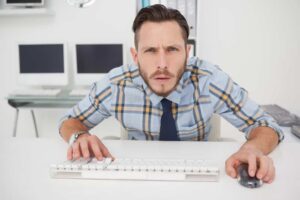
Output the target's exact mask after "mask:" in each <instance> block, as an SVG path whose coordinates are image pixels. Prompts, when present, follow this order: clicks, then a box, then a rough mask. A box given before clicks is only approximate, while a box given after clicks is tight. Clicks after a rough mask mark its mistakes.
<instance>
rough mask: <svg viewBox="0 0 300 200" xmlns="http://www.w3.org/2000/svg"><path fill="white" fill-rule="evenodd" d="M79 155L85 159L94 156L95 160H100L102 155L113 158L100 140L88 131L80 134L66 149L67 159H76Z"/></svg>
mask: <svg viewBox="0 0 300 200" xmlns="http://www.w3.org/2000/svg"><path fill="white" fill-rule="evenodd" d="M81 157H83V158H85V159H88V158H91V157H95V158H96V159H97V160H102V159H103V158H104V157H110V158H112V159H114V157H113V156H112V155H111V154H110V152H109V151H108V149H107V148H106V147H105V146H104V144H103V143H102V142H101V140H100V139H99V138H98V137H97V136H95V135H90V134H88V133H86V134H82V135H80V136H79V137H78V139H77V140H76V141H75V142H74V143H73V144H72V145H71V146H70V147H69V149H68V153H67V159H68V160H73V159H74V160H77V159H79V158H81Z"/></svg>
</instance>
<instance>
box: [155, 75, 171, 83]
mask: <svg viewBox="0 0 300 200" xmlns="http://www.w3.org/2000/svg"><path fill="white" fill-rule="evenodd" d="M170 79H171V77H168V76H157V77H154V80H155V81H158V82H160V83H164V82H167V81H169V80H170Z"/></svg>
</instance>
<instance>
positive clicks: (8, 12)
mask: <svg viewBox="0 0 300 200" xmlns="http://www.w3.org/2000/svg"><path fill="white" fill-rule="evenodd" d="M30 15H45V16H46V15H49V16H50V15H54V12H53V11H51V10H49V9H46V8H5V9H0V17H2V16H30Z"/></svg>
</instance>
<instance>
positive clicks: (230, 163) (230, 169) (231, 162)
mask: <svg viewBox="0 0 300 200" xmlns="http://www.w3.org/2000/svg"><path fill="white" fill-rule="evenodd" d="M237 162H238V160H236V159H235V158H234V156H231V157H230V158H228V159H227V161H226V163H225V168H226V173H227V174H228V175H229V176H231V177H232V178H236V176H237V173H236V165H237Z"/></svg>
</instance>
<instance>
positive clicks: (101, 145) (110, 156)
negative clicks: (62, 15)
mask: <svg viewBox="0 0 300 200" xmlns="http://www.w3.org/2000/svg"><path fill="white" fill-rule="evenodd" d="M99 145H100V149H101V152H102V155H103V156H104V157H109V158H112V159H113V160H114V159H115V158H114V157H113V156H112V155H111V154H110V152H109V151H108V149H107V148H106V146H105V145H104V144H103V143H102V142H101V141H100V140H99Z"/></svg>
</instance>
